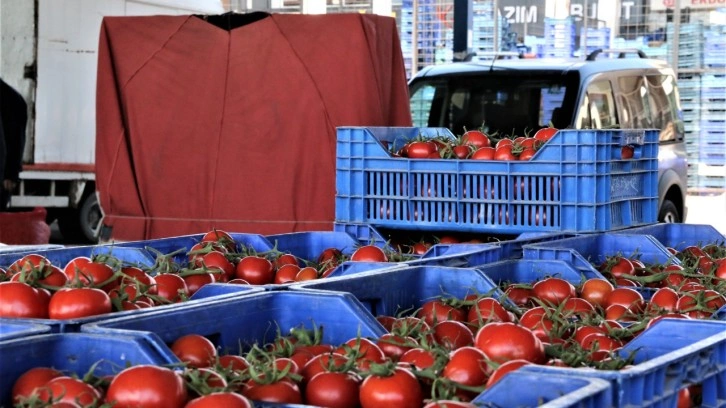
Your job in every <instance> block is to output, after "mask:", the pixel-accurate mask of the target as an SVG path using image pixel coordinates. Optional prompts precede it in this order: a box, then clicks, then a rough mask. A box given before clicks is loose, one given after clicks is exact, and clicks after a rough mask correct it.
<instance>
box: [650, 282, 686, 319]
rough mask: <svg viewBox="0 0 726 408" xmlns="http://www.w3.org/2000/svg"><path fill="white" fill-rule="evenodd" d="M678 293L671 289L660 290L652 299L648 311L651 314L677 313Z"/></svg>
mask: <svg viewBox="0 0 726 408" xmlns="http://www.w3.org/2000/svg"><path fill="white" fill-rule="evenodd" d="M678 297H679V296H678V292H676V291H675V290H673V289H671V288H660V289H658V290H656V291H655V293H654V294H653V296H652V297H651V298H650V303H649V304H648V311H650V312H656V313H657V312H661V311H666V312H675V311H676V310H677V304H678Z"/></svg>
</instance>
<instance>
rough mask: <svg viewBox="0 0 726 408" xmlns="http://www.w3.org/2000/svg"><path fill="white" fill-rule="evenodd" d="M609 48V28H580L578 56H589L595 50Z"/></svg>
mask: <svg viewBox="0 0 726 408" xmlns="http://www.w3.org/2000/svg"><path fill="white" fill-rule="evenodd" d="M609 48H610V28H608V27H602V28H592V27H588V28H587V29H585V27H582V28H580V55H590V53H591V52H593V51H595V50H597V49H609Z"/></svg>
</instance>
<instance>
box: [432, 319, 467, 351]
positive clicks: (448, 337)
mask: <svg viewBox="0 0 726 408" xmlns="http://www.w3.org/2000/svg"><path fill="white" fill-rule="evenodd" d="M433 331H434V341H436V344H438V345H440V346H442V347H444V348H445V349H447V350H455V349H458V348H459V347H464V346H471V345H473V344H474V334H473V333H472V331H471V329H469V327H468V326H467V325H465V324H464V323H462V322H460V321H458V320H444V321H441V322H438V323H436V324H435V325H434V327H433Z"/></svg>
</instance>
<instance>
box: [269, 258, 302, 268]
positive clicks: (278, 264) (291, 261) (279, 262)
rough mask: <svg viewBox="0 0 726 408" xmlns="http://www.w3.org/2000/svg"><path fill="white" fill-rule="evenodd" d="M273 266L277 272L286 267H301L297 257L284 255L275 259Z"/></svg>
mask: <svg viewBox="0 0 726 408" xmlns="http://www.w3.org/2000/svg"><path fill="white" fill-rule="evenodd" d="M273 264H274V266H275V269H276V270H277V269H280V268H282V267H283V266H285V265H297V266H299V264H298V261H297V258H295V255H293V254H282V255H280V256H278V257H277V258H275V262H273Z"/></svg>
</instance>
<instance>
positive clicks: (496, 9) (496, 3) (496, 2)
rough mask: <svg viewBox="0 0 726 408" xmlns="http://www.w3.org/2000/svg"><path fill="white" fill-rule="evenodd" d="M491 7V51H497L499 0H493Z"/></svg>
mask: <svg viewBox="0 0 726 408" xmlns="http://www.w3.org/2000/svg"><path fill="white" fill-rule="evenodd" d="M492 9H493V10H492V12H493V14H494V16H493V18H494V49H493V50H492V51H494V52H497V51H499V49H500V48H501V44H500V43H499V41H500V39H499V0H494V5H493V7H492Z"/></svg>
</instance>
